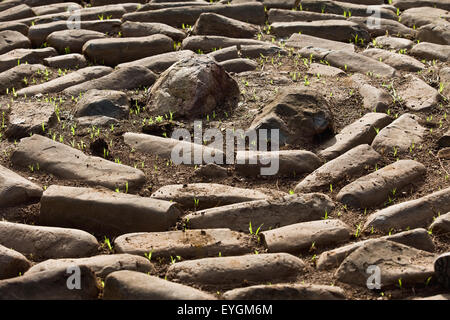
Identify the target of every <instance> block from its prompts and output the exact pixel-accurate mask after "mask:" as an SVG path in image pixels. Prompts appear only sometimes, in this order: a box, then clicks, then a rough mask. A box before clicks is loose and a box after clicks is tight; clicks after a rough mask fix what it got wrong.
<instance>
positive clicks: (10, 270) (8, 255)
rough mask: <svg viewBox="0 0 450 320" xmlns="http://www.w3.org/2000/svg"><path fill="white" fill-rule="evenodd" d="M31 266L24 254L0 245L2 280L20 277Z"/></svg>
mask: <svg viewBox="0 0 450 320" xmlns="http://www.w3.org/2000/svg"><path fill="white" fill-rule="evenodd" d="M30 267H31V262H30V261H28V260H27V258H25V257H24V256H23V255H22V254H20V253H19V252H17V251H14V250H12V249H8V248H6V247H4V246H2V245H0V280H3V279H8V278H14V277H18V276H19V275H20V274H23V273H24V272H25V271H27V270H28V269H29V268H30Z"/></svg>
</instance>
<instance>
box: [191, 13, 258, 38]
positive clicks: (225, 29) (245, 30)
mask: <svg viewBox="0 0 450 320" xmlns="http://www.w3.org/2000/svg"><path fill="white" fill-rule="evenodd" d="M258 31H259V28H258V27H257V26H256V25H252V24H250V23H245V22H242V21H239V20H235V19H231V18H228V17H225V16H222V15H220V14H215V13H207V12H205V13H202V14H201V15H200V16H199V17H198V19H197V21H196V22H195V25H194V27H193V29H192V32H193V34H195V35H211V36H214V35H217V36H224V37H230V38H253V37H254V36H255V35H256V34H257V33H258Z"/></svg>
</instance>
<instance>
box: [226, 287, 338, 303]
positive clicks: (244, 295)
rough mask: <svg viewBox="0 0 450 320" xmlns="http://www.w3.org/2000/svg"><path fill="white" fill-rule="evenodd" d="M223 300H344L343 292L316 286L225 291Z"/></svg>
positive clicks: (335, 288) (250, 288)
mask: <svg viewBox="0 0 450 320" xmlns="http://www.w3.org/2000/svg"><path fill="white" fill-rule="evenodd" d="M222 297H223V298H224V299H225V300H345V299H346V296H345V293H344V290H342V289H341V288H339V287H336V286H325V285H317V284H287V283H286V284H284V283H281V284H273V285H257V286H250V287H246V288H238V289H233V290H229V291H226V292H225V293H224V294H223V295H222Z"/></svg>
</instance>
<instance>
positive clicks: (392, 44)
mask: <svg viewBox="0 0 450 320" xmlns="http://www.w3.org/2000/svg"><path fill="white" fill-rule="evenodd" d="M375 45H376V46H382V47H384V48H386V49H389V50H402V49H407V50H409V49H411V48H412V47H413V46H414V42H412V41H411V40H409V39H404V38H397V37H391V36H379V37H376V38H375Z"/></svg>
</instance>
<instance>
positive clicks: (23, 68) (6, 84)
mask: <svg viewBox="0 0 450 320" xmlns="http://www.w3.org/2000/svg"><path fill="white" fill-rule="evenodd" d="M44 70H45V67H44V66H43V65H41V64H21V65H18V66H16V67H14V68H11V69H9V70H7V71H5V72H2V73H0V87H1V88H2V89H4V90H3V92H1V93H2V94H4V93H5V90H6V89H5V88H9V89H10V90H12V88H15V89H16V90H19V89H20V88H22V87H26V83H25V81H24V80H25V79H26V80H27V83H28V81H29V79H31V78H32V77H33V76H35V75H36V73H37V72H43V71H44Z"/></svg>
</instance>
